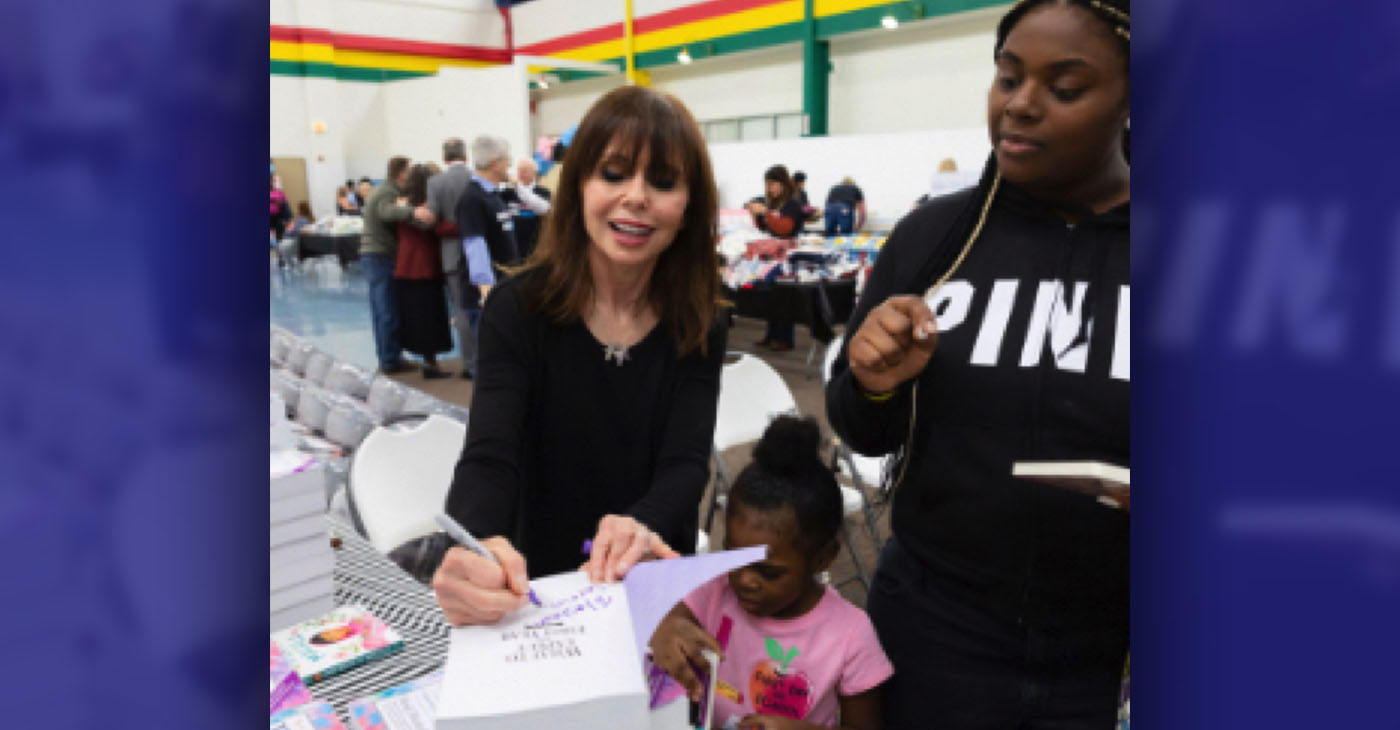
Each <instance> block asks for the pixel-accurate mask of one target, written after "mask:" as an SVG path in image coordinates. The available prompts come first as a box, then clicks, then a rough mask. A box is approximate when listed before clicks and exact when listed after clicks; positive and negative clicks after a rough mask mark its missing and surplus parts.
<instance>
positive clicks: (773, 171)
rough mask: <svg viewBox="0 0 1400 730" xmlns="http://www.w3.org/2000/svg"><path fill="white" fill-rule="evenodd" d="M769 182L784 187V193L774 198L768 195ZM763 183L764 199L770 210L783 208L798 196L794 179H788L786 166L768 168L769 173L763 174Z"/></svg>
mask: <svg viewBox="0 0 1400 730" xmlns="http://www.w3.org/2000/svg"><path fill="white" fill-rule="evenodd" d="M769 180H772V181H773V182H775V183H778V184H779V185H782V186H783V192H782V194H781V196H780V197H778V198H773V197H771V196H770V195H768V185H767V182H768V181H769ZM763 182H764V183H765V184H764V186H763V187H764V190H763V199H764V200H765V201H767V203H768V207H770V208H776V207H779V206H781V205H782V204H783V203H786V202H788V200H790V199H791V198H792V196H794V195H796V194H797V185H796V184H794V183H793V182H792V178H790V177H788V169H787V166H786V165H774V166H772V167H770V168H768V171H767V172H765V173H763Z"/></svg>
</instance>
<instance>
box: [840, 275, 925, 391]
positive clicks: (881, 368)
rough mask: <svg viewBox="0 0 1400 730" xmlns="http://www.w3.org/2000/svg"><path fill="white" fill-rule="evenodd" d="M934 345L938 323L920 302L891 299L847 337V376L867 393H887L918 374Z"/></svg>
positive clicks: (910, 297)
mask: <svg viewBox="0 0 1400 730" xmlns="http://www.w3.org/2000/svg"><path fill="white" fill-rule="evenodd" d="M937 344H938V324H937V322H936V321H935V320H934V317H933V312H931V311H929V308H928V305H927V304H925V303H924V300H923V299H920V298H919V297H916V296H913V295H909V294H906V295H900V296H893V297H890V298H889V299H886V300H885V301H884V302H883V303H881V304H880V306H878V307H876V308H874V309H872V310H870V313H869V314H867V315H865V321H864V322H862V323H861V325H860V329H858V330H856V333H855V335H853V336H852V337H851V344H850V347H849V354H848V358H849V363H850V368H851V375H852V376H854V377H855V379H856V382H857V383H859V384H860V387H861V388H862V389H864V390H865V391H866V392H867V393H888V392H890V391H892V390H894V389H895V388H897V387H899V385H900V384H901V383H903V382H904V381H906V380H909V379H910V378H913V377H914V376H916V375H918V374H919V373H920V372H921V371H922V370H923V369H924V366H925V365H928V360H929V358H930V357H932V356H933V348H934V346H935V345H937Z"/></svg>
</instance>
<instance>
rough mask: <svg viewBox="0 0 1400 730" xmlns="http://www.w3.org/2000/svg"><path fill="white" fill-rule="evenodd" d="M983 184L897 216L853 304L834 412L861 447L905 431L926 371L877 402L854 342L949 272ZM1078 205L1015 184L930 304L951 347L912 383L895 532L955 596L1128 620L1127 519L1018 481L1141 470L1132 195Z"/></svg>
mask: <svg viewBox="0 0 1400 730" xmlns="http://www.w3.org/2000/svg"><path fill="white" fill-rule="evenodd" d="M971 194H972V191H971V190H964V191H961V192H958V193H954V194H951V195H948V196H944V197H941V198H937V199H935V200H932V201H929V202H928V203H926V204H924V205H922V206H921V207H919V208H918V209H917V210H915V211H913V212H912V213H910V214H909V215H908V216H906V217H905V218H904V219H903V220H901V221H900V223H899V224H898V225H897V226H896V227H895V229H894V231H893V232H892V234H891V235H890V237H889V239H888V241H887V243H886V244H885V247H884V249H883V250H882V251H881V252H880V256H879V258H878V260H877V262H876V264H875V268H874V270H873V271H871V274H870V280H869V282H868V283H867V284H866V287H865V290H864V292H863V293H862V294H861V296H860V301H859V303H858V306H857V307H856V309H855V311H854V312H853V313H852V315H851V320H850V323H849V324H848V325H847V329H846V340H845V342H843V343H842V352H841V354H840V356H839V357H838V358H837V360H836V363H835V365H834V366H833V368H832V370H833V376H832V378H831V381H830V383H829V385H828V386H827V391H826V398H827V414H828V417H829V418H830V420H831V423H832V426H833V427H834V428H835V429H836V432H837V433H838V434H840V436H841V437H842V438H843V439H845V440H846V441H847V443H849V444H850V445H851V447H852V448H854V449H855V450H857V451H859V452H861V453H865V454H871V455H875V454H883V453H889V452H891V451H893V450H895V449H896V448H897V447H898V446H900V445H901V444H903V443H904V442H905V441H906V440H907V439H909V438H910V437H909V414H910V407H911V404H913V397H912V393H913V387H912V384H913V381H910V382H907V383H905V384H904V385H902V386H900V388H899V389H898V391H897V394H896V396H895V397H894V398H892V399H890V400H888V401H885V402H874V401H871V400H869V399H867V398H866V397H865V396H863V395H862V394H861V393H860V392H859V391H858V390H857V389H856V385H855V380H854V378H853V377H852V376H851V373H850V370H849V369H848V367H847V357H846V352H845V348H846V347H847V346H849V342H850V336H851V335H852V334H853V333H854V332H855V331H856V330H857V329H858V328H859V326H860V324H861V323H862V322H863V321H864V320H865V315H866V314H867V313H868V312H869V311H870V310H871V309H872V308H873V307H874V306H876V305H878V304H879V303H881V302H883V301H884V300H885V299H887V298H888V297H890V296H891V295H894V294H911V293H913V294H919V295H921V296H922V294H923V292H924V291H925V289H926V288H927V287H929V286H931V285H932V284H933V282H934V280H936V279H937V278H938V277H939V276H940V275H942V274H943V273H944V272H942V271H934V272H929V271H927V269H928V268H929V267H928V266H925V264H926V263H927V262H929V261H930V254H931V252H932V249H933V247H934V246H936V245H938V242H939V241H942V240H943V238H944V233H945V232H946V231H947V230H948V228H949V226H950V225H951V223H952V221H953V219H954V217H955V216H956V214H957V212H958V210H959V209H960V208H961V207H962V206H963V205H964V204H966V202H967V201H968V199H969V198H970V197H971ZM1068 212H1069V213H1070V215H1071V216H1072V217H1073V218H1074V219H1075V220H1076V222H1075V223H1074V224H1069V223H1067V218H1066V217H1065V216H1063V215H1060V214H1058V213H1057V212H1056V211H1055V210H1054V209H1052V208H1051V207H1050V206H1049V205H1047V204H1045V203H1042V202H1040V201H1038V200H1036V199H1034V198H1031V197H1030V196H1028V195H1026V194H1025V193H1024V192H1023V191H1021V190H1019V189H1017V188H1016V187H1015V186H1012V185H1009V184H1007V183H1006V182H1004V181H1003V183H1002V185H1001V190H1000V191H999V192H998V194H997V198H996V201H995V202H994V203H993V206H992V210H991V212H990V214H989V215H988V217H987V222H986V225H985V227H984V228H983V230H982V233H981V235H980V237H979V238H978V240H977V242H976V243H975V244H974V245H973V248H972V250H971V252H970V253H969V254H968V256H967V258H966V260H965V261H964V262H963V263H962V265H961V266H960V267H959V268H958V270H957V272H956V273H955V274H954V275H953V277H952V279H950V280H949V281H948V283H947V284H945V285H944V286H943V288H942V289H941V291H940V294H939V295H938V296H937V297H936V299H935V301H934V302H932V303H931V306H933V307H934V314H935V315H937V316H938V318H939V327H938V329H939V338H938V345H937V348H936V349H935V351H934V354H933V357H932V359H931V360H930V361H929V364H928V367H927V368H925V369H924V371H923V373H921V374H920V375H919V377H918V378H917V380H918V382H919V387H918V391H917V392H918V403H917V419H918V422H917V424H916V427H915V430H914V433H913V437H912V440H910V443H911V444H912V449H911V450H910V452H911V453H910V457H909V461H908V465H907V471H906V473H905V477H904V480H903V481H902V482H901V483H900V485H899V486H898V487H897V491H896V492H895V498H894V499H895V502H894V507H893V509H894V512H893V517H892V525H893V529H894V533H895V536H896V537H897V538H898V539H899V541H900V544H901V545H902V546H903V547H904V548H905V549H906V550H908V551H909V552H910V553H911V554H912V555H913V556H914V557H915V558H916V559H917V560H918V561H919V562H920V563H921V564H922V565H924V566H925V568H926V571H927V573H928V575H930V576H931V577H932V578H933V579H934V580H936V581H937V584H938V585H940V586H941V587H943V588H944V589H945V590H947V591H949V592H950V593H951V594H952V595H955V596H956V597H958V598H959V599H960V600H964V601H970V602H974V603H976V604H978V605H981V606H983V607H984V608H986V609H987V610H989V611H991V612H993V613H995V614H997V615H1000V616H1003V617H1005V618H1007V619H1010V620H1015V621H1017V622H1021V623H1024V624H1026V625H1028V626H1031V627H1035V628H1042V629H1055V628H1064V629H1077V628H1088V627H1093V626H1098V627H1115V628H1122V629H1126V627H1127V623H1128V514H1127V512H1125V511H1120V510H1116V509H1111V508H1108V507H1105V506H1103V505H1101V504H1098V503H1097V502H1096V501H1095V500H1094V499H1093V498H1092V497H1087V496H1084V495H1082V494H1078V493H1074V492H1069V491H1065V490H1062V489H1057V488H1055V487H1050V486H1045V485H1042V484H1039V483H1036V482H1030V481H1026V480H1023V479H1016V478H1013V477H1012V476H1011V465H1012V462H1015V461H1041V460H1076V461H1078V460H1099V461H1106V462H1110V463H1113V464H1117V465H1119V466H1124V467H1126V466H1128V391H1129V380H1128V376H1129V370H1128V352H1129V348H1128V331H1129V330H1128V321H1129V309H1128V291H1129V289H1128V263H1129V260H1128V204H1126V203H1125V204H1123V205H1121V206H1119V207H1117V208H1114V209H1113V210H1110V211H1108V212H1106V213H1103V214H1101V215H1094V214H1093V213H1092V212H1091V211H1088V210H1079V211H1068ZM962 243H963V242H962V241H956V242H951V244H950V245H956V246H958V247H961V246H962ZM949 260H951V259H949ZM921 269H924V270H925V271H924V273H923V274H922V275H920V274H917V273H916V272H919V271H920V270H921ZM916 278H918V279H921V280H919V281H914V280H913V279H916ZM1084 312H1089V313H1090V315H1089V318H1088V322H1087V323H1086V322H1085V321H1084V320H1085V318H1084V317H1082V316H1080V315H1081V314H1082V313H1084Z"/></svg>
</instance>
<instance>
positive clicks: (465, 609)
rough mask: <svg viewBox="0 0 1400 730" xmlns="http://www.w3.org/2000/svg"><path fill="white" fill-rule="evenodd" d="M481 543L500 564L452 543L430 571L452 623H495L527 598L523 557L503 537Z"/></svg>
mask: <svg viewBox="0 0 1400 730" xmlns="http://www.w3.org/2000/svg"><path fill="white" fill-rule="evenodd" d="M481 544H482V546H483V547H485V548H486V549H487V550H490V551H491V553H492V554H493V555H495V556H496V559H497V560H499V561H500V564H499V565H497V564H496V563H495V562H493V561H491V560H488V559H486V558H484V557H482V556H480V555H477V554H476V553H474V552H472V551H471V550H468V549H466V548H464V547H462V546H460V545H454V546H452V547H451V548H450V549H448V551H447V554H446V555H444V556H443V558H442V564H441V565H439V566H438V569H437V572H436V573H434V574H433V592H434V593H436V594H437V600H438V605H439V606H441V607H442V613H443V615H444V616H446V617H447V622H448V623H449V624H452V625H453V626H470V625H479V624H493V623H496V622H497V621H499V620H500V619H501V617H502V616H504V615H506V614H507V613H510V612H511V611H514V610H516V609H518V608H520V607H522V606H524V605H525V603H526V602H527V601H528V600H529V599H528V598H527V593H528V591H529V579H528V578H527V577H526V573H525V558H524V557H523V556H521V554H520V553H519V552H517V551H516V549H515V547H514V546H512V545H511V544H510V541H509V540H507V539H505V538H503V537H491V538H487V539H485V540H482V541H481Z"/></svg>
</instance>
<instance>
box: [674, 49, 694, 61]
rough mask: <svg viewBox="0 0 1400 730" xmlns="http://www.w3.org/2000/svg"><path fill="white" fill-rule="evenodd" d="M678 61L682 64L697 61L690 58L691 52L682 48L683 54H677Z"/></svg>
mask: <svg viewBox="0 0 1400 730" xmlns="http://www.w3.org/2000/svg"><path fill="white" fill-rule="evenodd" d="M676 60H677V61H680V62H681V63H690V62H691V61H693V60H695V59H693V58H691V57H690V51H689V50H688V49H686V48H681V52H680V53H677V54H676Z"/></svg>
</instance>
